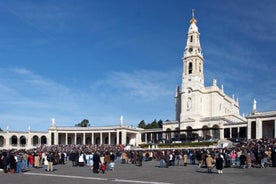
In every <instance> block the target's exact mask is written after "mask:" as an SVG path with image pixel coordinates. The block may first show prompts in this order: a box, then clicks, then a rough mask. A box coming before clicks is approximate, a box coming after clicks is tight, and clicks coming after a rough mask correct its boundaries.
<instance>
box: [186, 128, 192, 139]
mask: <svg viewBox="0 0 276 184" xmlns="http://www.w3.org/2000/svg"><path fill="white" fill-rule="evenodd" d="M192 134H193V128H192V127H190V126H188V127H187V140H189V141H190V140H192Z"/></svg>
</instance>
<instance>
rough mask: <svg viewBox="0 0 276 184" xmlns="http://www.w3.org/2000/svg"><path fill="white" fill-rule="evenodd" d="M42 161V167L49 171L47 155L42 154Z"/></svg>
mask: <svg viewBox="0 0 276 184" xmlns="http://www.w3.org/2000/svg"><path fill="white" fill-rule="evenodd" d="M42 161H43V166H44V170H45V171H49V163H48V160H47V153H44V152H43V153H42Z"/></svg>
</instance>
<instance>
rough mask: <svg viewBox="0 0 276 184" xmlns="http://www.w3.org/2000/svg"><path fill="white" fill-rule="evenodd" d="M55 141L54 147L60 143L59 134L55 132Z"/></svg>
mask: <svg viewBox="0 0 276 184" xmlns="http://www.w3.org/2000/svg"><path fill="white" fill-rule="evenodd" d="M54 135H55V140H54V145H58V144H59V142H58V132H55V134H54Z"/></svg>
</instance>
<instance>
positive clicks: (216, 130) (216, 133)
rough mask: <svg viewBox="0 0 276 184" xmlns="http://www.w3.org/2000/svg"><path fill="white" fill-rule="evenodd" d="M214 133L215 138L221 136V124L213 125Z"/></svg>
mask: <svg viewBox="0 0 276 184" xmlns="http://www.w3.org/2000/svg"><path fill="white" fill-rule="evenodd" d="M212 134H213V138H214V139H219V138H220V133H219V126H218V125H214V126H213V129H212Z"/></svg>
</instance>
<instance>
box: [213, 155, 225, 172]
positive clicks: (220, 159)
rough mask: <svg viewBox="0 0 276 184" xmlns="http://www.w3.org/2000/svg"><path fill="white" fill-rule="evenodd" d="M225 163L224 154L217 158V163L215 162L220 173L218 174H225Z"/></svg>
mask: <svg viewBox="0 0 276 184" xmlns="http://www.w3.org/2000/svg"><path fill="white" fill-rule="evenodd" d="M223 163H224V158H223V155H222V154H219V155H218V156H217V157H216V162H215V165H216V169H217V171H218V174H222V173H223V171H222V170H223Z"/></svg>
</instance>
